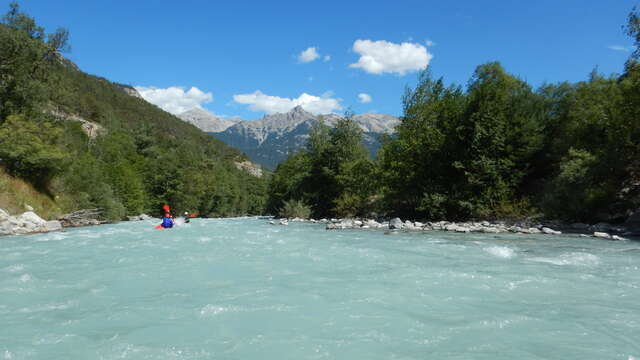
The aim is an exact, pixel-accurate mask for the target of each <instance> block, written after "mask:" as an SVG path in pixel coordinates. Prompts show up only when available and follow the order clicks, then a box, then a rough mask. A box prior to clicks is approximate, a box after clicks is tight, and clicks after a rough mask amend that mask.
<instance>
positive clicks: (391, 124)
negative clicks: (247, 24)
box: [178, 106, 399, 169]
mask: <svg viewBox="0 0 640 360" xmlns="http://www.w3.org/2000/svg"><path fill="white" fill-rule="evenodd" d="M178 117H179V118H180V119H182V120H184V121H186V122H189V123H192V124H194V125H195V126H197V127H198V128H200V129H201V130H203V131H205V132H207V133H209V134H210V135H211V136H213V137H215V138H217V139H220V140H222V141H223V142H225V143H226V144H227V145H230V146H233V147H236V148H238V149H239V150H240V151H242V152H243V153H245V154H246V155H247V156H249V158H251V159H252V160H253V161H255V162H257V163H259V164H261V165H263V166H265V167H266V168H270V169H273V168H275V167H276V166H277V165H278V164H279V163H280V162H282V161H284V160H285V159H286V158H287V157H288V156H289V155H291V154H293V153H295V152H296V151H298V150H300V149H301V148H302V147H303V146H304V145H305V143H306V141H307V138H308V137H309V132H310V131H311V128H312V126H313V124H314V123H315V122H316V121H318V120H320V119H321V118H322V119H323V120H324V122H325V124H327V125H329V126H333V125H334V124H335V122H336V121H337V120H338V119H339V118H340V116H339V115H336V114H326V115H313V114H311V113H309V112H307V111H306V110H304V109H303V108H302V107H301V106H297V107H295V108H293V109H291V110H290V111H289V112H287V113H276V114H271V115H266V116H264V117H263V118H261V119H258V120H251V121H247V120H242V119H240V118H232V119H223V118H220V117H217V116H214V115H212V114H210V113H208V112H207V111H205V110H203V109H192V110H189V111H187V112H184V113H182V114H180V115H178ZM353 120H354V121H356V122H357V123H358V124H359V125H360V127H361V128H362V131H363V140H364V144H365V146H366V147H367V148H368V149H369V152H370V153H371V154H372V156H374V155H375V153H376V152H377V150H378V148H379V147H380V140H379V139H380V136H381V135H382V134H392V133H393V132H394V128H395V126H396V125H397V124H398V123H399V119H398V118H397V117H395V116H391V115H385V114H371V113H367V114H360V115H355V116H354V117H353Z"/></svg>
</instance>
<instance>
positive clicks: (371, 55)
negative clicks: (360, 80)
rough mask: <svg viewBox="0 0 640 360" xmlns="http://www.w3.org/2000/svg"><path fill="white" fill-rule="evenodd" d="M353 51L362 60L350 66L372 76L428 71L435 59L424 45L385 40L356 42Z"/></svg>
mask: <svg viewBox="0 0 640 360" xmlns="http://www.w3.org/2000/svg"><path fill="white" fill-rule="evenodd" d="M353 51H355V52H356V53H358V54H360V59H358V62H357V63H355V64H351V65H349V66H350V67H352V68H360V69H362V70H364V71H366V72H368V73H370V74H382V73H397V74H399V75H405V74H406V73H408V72H411V71H417V70H422V69H426V68H427V66H428V65H429V61H431V58H432V57H433V55H431V54H430V53H429V52H428V51H427V48H426V47H424V46H423V45H420V44H417V43H409V42H403V43H400V44H395V43H392V42H388V41H384V40H380V41H371V40H356V41H355V42H354V43H353Z"/></svg>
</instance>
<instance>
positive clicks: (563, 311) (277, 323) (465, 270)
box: [0, 219, 640, 360]
mask: <svg viewBox="0 0 640 360" xmlns="http://www.w3.org/2000/svg"><path fill="white" fill-rule="evenodd" d="M153 225H155V224H154V223H151V222H136V223H122V224H116V225H107V226H99V227H90V228H81V229H74V230H71V231H68V232H65V233H49V234H42V235H34V236H14V237H4V238H0V359H492V360H493V359H598V360H601V359H623V360H628V359H635V358H640V337H639V334H640V332H639V331H640V243H638V242H633V241H622V242H614V241H606V240H596V239H585V238H578V237H570V236H566V237H565V236H561V237H555V236H554V237H551V236H531V235H499V236H496V235H473V234H471V235H469V234H450V233H444V232H428V233H401V234H397V235H384V233H383V232H381V231H365V230H359V231H358V230H345V231H325V230H324V227H323V226H322V225H314V224H301V223H292V224H291V225H289V226H273V225H269V224H267V223H266V221H265V220H259V219H210V220H202V219H197V220H194V221H193V222H192V223H191V224H189V225H185V226H182V227H178V228H175V229H172V230H155V229H153Z"/></svg>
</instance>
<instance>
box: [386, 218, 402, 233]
mask: <svg viewBox="0 0 640 360" xmlns="http://www.w3.org/2000/svg"><path fill="white" fill-rule="evenodd" d="M389 229H391V230H395V229H398V230H400V229H402V220H400V218H393V219H391V221H389Z"/></svg>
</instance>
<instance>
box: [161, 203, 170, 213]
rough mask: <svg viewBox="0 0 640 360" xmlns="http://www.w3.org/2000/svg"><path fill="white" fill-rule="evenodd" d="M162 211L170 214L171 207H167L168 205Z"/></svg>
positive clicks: (163, 206)
mask: <svg viewBox="0 0 640 360" xmlns="http://www.w3.org/2000/svg"><path fill="white" fill-rule="evenodd" d="M162 209H163V210H164V211H165V212H169V211H171V208H170V207H169V205H167V204H164V205H162Z"/></svg>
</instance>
